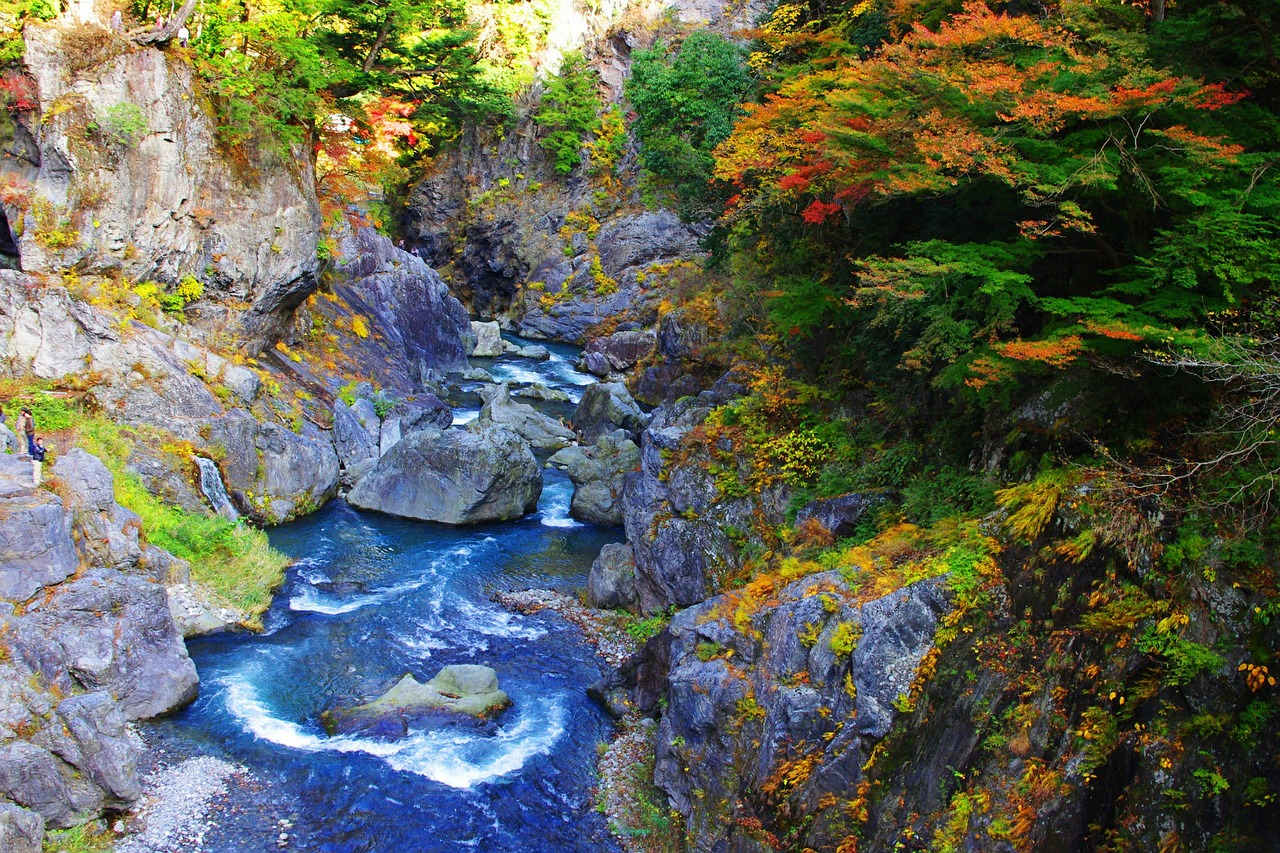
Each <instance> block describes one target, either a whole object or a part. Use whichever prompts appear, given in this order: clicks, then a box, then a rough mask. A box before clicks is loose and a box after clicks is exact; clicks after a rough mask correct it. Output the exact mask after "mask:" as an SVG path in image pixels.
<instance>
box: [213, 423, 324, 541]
mask: <svg viewBox="0 0 1280 853" xmlns="http://www.w3.org/2000/svg"><path fill="white" fill-rule="evenodd" d="M209 427H210V431H211V435H210V442H216V443H219V444H221V445H222V446H223V447H225V448H226V451H227V452H226V457H225V458H224V460H223V473H224V474H225V475H226V484H227V490H228V491H229V492H230V493H231V495H232V497H233V499H235V501H236V503H237V504H238V505H239V506H240V508H241V509H243V510H245V511H246V512H248V513H249V514H250V515H252V516H253V517H254V518H255V519H257V520H258V521H260V522H263V523H267V524H280V523H281V522H284V521H288V520H290V519H292V518H296V517H297V516H299V515H305V514H306V513H308V512H311V511H313V510H315V509H317V508H319V507H321V506H323V505H324V504H325V503H326V502H327V501H328V500H329V499H330V498H332V497H333V496H334V495H335V494H337V490H338V482H339V479H340V474H341V467H340V464H339V462H338V454H337V451H336V450H334V442H333V440H332V439H331V438H330V436H329V434H328V433H321V432H320V431H319V430H318V429H316V428H315V427H313V426H312V425H311V424H310V423H309V422H304V423H303V431H302V433H301V434H299V433H295V432H293V431H292V430H289V429H286V428H284V427H283V426H281V425H280V424H277V423H272V422H267V423H262V424H259V423H258V421H257V420H256V419H254V417H253V416H252V415H250V414H249V413H248V412H245V411H244V410H242V409H233V410H232V411H230V412H228V413H227V414H226V416H224V417H221V418H217V419H215V420H213V421H211V422H210V424H209Z"/></svg>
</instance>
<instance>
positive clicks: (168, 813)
mask: <svg viewBox="0 0 1280 853" xmlns="http://www.w3.org/2000/svg"><path fill="white" fill-rule="evenodd" d="M248 776H249V771H248V770H246V769H245V768H244V767H240V766H237V765H235V764H230V763H228V762H226V761H222V760H220V759H217V758H213V757H211V756H207V755H203V756H197V757H195V758H187V759H184V760H182V761H179V762H178V763H177V764H161V765H159V766H157V767H156V768H155V769H153V770H152V771H151V772H150V773H149V774H147V777H146V779H145V780H144V781H143V788H144V790H145V791H146V792H147V793H146V794H145V796H144V797H143V800H142V805H141V807H140V808H139V809H138V811H137V812H136V813H135V814H134V816H133V817H132V818H131V819H130V820H129V822H128V824H127V825H126V831H134V830H135V827H136V832H135V834H131V835H128V836H126V837H125V838H123V839H121V840H120V841H119V842H118V843H117V844H116V848H115V853H199V851H201V850H203V849H204V843H205V838H206V836H208V834H209V833H210V832H211V831H212V830H213V829H214V827H215V826H216V823H217V822H216V820H215V819H214V815H213V811H214V808H213V807H214V804H215V801H216V800H218V799H219V798H221V797H225V796H226V793H227V785H228V784H229V783H230V782H231V780H232V779H233V778H234V777H245V778H248Z"/></svg>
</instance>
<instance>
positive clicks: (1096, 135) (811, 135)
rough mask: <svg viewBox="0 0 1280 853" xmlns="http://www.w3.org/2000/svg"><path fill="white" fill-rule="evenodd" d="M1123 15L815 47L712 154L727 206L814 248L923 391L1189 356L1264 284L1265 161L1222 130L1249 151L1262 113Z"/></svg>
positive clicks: (1266, 156)
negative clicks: (1175, 66) (1114, 358)
mask: <svg viewBox="0 0 1280 853" xmlns="http://www.w3.org/2000/svg"><path fill="white" fill-rule="evenodd" d="M1141 17H1142V13H1141V10H1137V9H1133V8H1131V7H1125V6H1123V5H1122V4H1119V3H1111V4H1106V3H1099V4H1085V3H1079V2H1070V0H1067V2H1063V3H1061V4H1059V7H1058V9H1057V14H1055V15H1054V16H1051V17H1037V16H1018V15H1009V14H999V13H997V12H995V11H993V10H992V9H991V8H990V7H989V6H988V5H986V4H984V3H981V2H969V3H967V4H965V6H964V8H963V10H962V11H960V12H959V13H957V14H955V15H953V16H951V17H950V18H947V19H945V20H943V22H942V23H941V24H940V25H939V26H938V27H937V28H936V29H928V28H926V27H925V26H923V25H922V24H919V23H915V24H913V25H912V26H911V27H910V29H909V30H908V31H907V32H906V34H905V35H904V36H903V37H902V39H901V40H900V41H898V42H896V43H892V44H887V45H885V46H884V47H883V48H881V49H880V50H878V51H876V52H874V53H872V54H870V55H868V56H866V57H865V58H859V57H858V56H857V55H856V52H854V51H840V50H836V49H833V48H832V47H831V45H830V42H831V39H830V38H829V37H828V38H827V39H826V43H825V44H824V45H823V46H822V48H821V50H818V51H813V50H811V51H810V57H811V58H812V56H815V55H816V56H818V57H819V61H815V62H810V63H809V64H808V65H807V66H806V70H805V72H804V73H800V74H796V75H792V76H790V77H789V78H787V79H784V80H783V81H782V82H781V84H780V85H779V86H778V87H777V89H776V91H774V92H772V93H770V94H768V95H766V96H765V98H764V99H763V100H762V102H760V103H757V104H751V105H748V106H747V107H746V115H745V117H744V118H743V119H742V120H741V121H740V122H739V124H738V126H737V127H736V129H735V131H734V133H733V135H732V136H731V137H730V138H729V139H728V140H726V141H725V142H724V143H723V144H722V145H721V146H720V147H719V149H718V150H717V164H716V169H715V174H716V177H717V178H718V179H720V180H721V181H723V182H725V183H726V184H728V185H730V186H731V187H732V188H733V195H732V197H731V199H730V202H729V204H728V206H727V211H726V217H727V219H728V221H729V222H731V223H735V224H737V226H738V233H740V234H745V233H750V234H752V235H753V239H759V235H760V234H770V233H775V234H776V233H777V232H778V230H779V229H780V228H781V229H783V230H787V231H789V232H790V235H791V236H790V237H787V238H774V240H773V242H774V244H775V247H778V246H780V245H781V244H782V243H783V242H785V241H786V240H793V241H798V242H799V243H803V244H805V246H806V247H809V248H812V247H814V246H818V247H819V250H818V251H816V252H813V251H810V252H808V254H809V255H811V256H812V257H814V258H815V260H816V261H817V263H816V265H815V266H816V267H817V268H818V270H819V275H820V276H822V277H823V278H824V279H825V280H826V282H827V285H826V286H827V287H828V288H829V289H831V290H832V292H833V293H835V294H836V295H838V298H839V299H840V300H842V301H843V302H844V304H845V305H846V306H847V307H848V308H849V309H850V313H849V314H848V315H847V321H848V322H850V323H853V322H857V323H858V324H861V326H862V327H863V328H866V329H877V328H878V329H881V330H886V331H888V332H890V334H891V338H892V341H894V342H896V344H899V345H900V346H898V358H897V361H896V364H895V367H896V368H899V369H901V368H905V369H910V370H920V371H926V372H929V373H931V374H934V375H936V376H937V378H938V379H939V380H940V381H943V382H944V383H945V382H953V383H955V384H966V385H967V386H968V387H971V388H973V387H982V386H984V385H986V384H989V383H990V382H992V381H994V380H996V379H998V378H1000V377H1002V376H1007V375H1012V374H1016V373H1018V372H1019V371H1020V370H1021V369H1022V368H1023V367H1024V366H1033V367H1035V368H1037V369H1039V368H1044V367H1046V366H1047V367H1064V366H1066V365H1069V364H1071V363H1073V362H1074V361H1075V360H1076V359H1077V358H1080V357H1085V356H1091V355H1092V356H1096V355H1098V354H1107V355H1117V354H1123V353H1124V352H1125V351H1128V350H1133V349H1135V348H1137V347H1140V346H1153V345H1155V346H1168V345H1171V344H1172V345H1191V346H1194V345H1195V343H1196V341H1197V340H1198V339H1200V338H1202V337H1203V335H1204V333H1203V331H1202V330H1201V328H1200V327H1201V325H1202V323H1203V320H1204V318H1205V317H1207V316H1208V315H1209V314H1210V313H1212V312H1220V311H1224V310H1237V311H1239V310H1247V309H1248V308H1249V306H1250V305H1251V304H1253V303H1254V302H1256V301H1257V300H1258V299H1259V298H1262V297H1265V296H1266V295H1268V294H1269V288H1270V282H1271V281H1273V280H1277V279H1280V251H1278V250H1277V248H1276V242H1275V238H1276V237H1277V234H1276V226H1275V222H1276V221H1277V217H1276V215H1277V213H1280V192H1278V190H1277V185H1276V182H1275V175H1274V170H1272V169H1271V168H1270V164H1271V162H1272V161H1273V159H1274V156H1275V155H1274V154H1273V153H1271V152H1270V151H1269V150H1268V149H1267V148H1266V147H1262V148H1261V150H1258V148H1257V147H1254V148H1252V149H1251V148H1250V147H1247V146H1246V145H1244V144H1242V143H1241V142H1238V141H1236V140H1235V139H1233V138H1232V137H1231V134H1230V130H1229V128H1235V127H1238V126H1239V124H1240V119H1241V118H1242V117H1243V116H1248V117H1250V118H1251V119H1253V120H1254V125H1253V126H1254V128H1255V132H1254V135H1255V137H1260V138H1261V139H1260V141H1262V142H1263V144H1264V146H1265V145H1268V144H1270V143H1273V142H1274V133H1272V136H1271V138H1269V139H1268V138H1266V130H1267V129H1269V128H1274V124H1275V123H1274V120H1273V119H1271V118H1270V117H1269V116H1261V115H1258V114H1257V113H1258V111H1257V108H1256V107H1255V106H1253V105H1251V104H1249V103H1248V102H1247V101H1245V100H1244V98H1245V95H1246V93H1245V92H1243V91H1239V90H1233V89H1231V88H1229V87H1227V86H1225V85H1223V84H1222V83H1216V82H1206V81H1205V80H1204V79H1201V78H1198V77H1194V76H1190V75H1185V74H1178V73H1175V72H1174V71H1171V70H1169V69H1168V68H1167V67H1164V66H1162V64H1161V63H1160V62H1158V61H1157V59H1156V58H1154V57H1153V56H1152V55H1151V53H1150V47H1149V39H1148V38H1147V36H1146V34H1145V31H1144V30H1143V29H1142V26H1141ZM1126 27H1128V28H1127V29H1126ZM788 38H789V39H790V44H791V45H792V46H794V44H795V42H796V38H794V37H792V36H785V37H783V38H781V39H777V38H775V39H774V44H773V48H772V49H773V50H775V51H780V50H782V49H783V47H784V45H782V42H786V41H787V39H788ZM804 38H805V40H806V43H807V44H808V45H809V46H810V47H812V46H813V45H816V44H818V43H819V41H820V40H819V39H817V38H816V37H814V36H813V35H812V34H808V35H806V36H805V37H804ZM1227 115H1230V116H1231V117H1232V119H1233V120H1232V121H1231V122H1228V121H1225V120H1224V117H1225V116H1227ZM1259 131H1262V132H1259ZM1255 141H1257V140H1255ZM875 220H881V221H880V222H876V221H875ZM886 220H887V221H893V222H898V223H899V224H901V225H902V226H903V227H902V228H901V229H900V230H898V231H896V232H895V233H889V234H886V233H885V232H884V221H886ZM949 220H950V221H949ZM744 223H750V224H749V226H746V227H743V224H744ZM824 229H825V230H824ZM815 231H820V232H822V233H820V234H819V233H813V232H815ZM781 254H782V255H784V256H787V257H788V258H791V254H792V253H788V252H782V253H781ZM792 260H794V258H791V260H789V261H788V263H789V264H790V263H791V261H792ZM789 271H793V270H789ZM846 276H847V277H846ZM841 279H843V281H841ZM783 301H784V302H785V301H786V299H785V295H784V296H783ZM855 318H856V319H855ZM788 319H790V318H789V315H788ZM829 320H830V317H829V316H826V317H824V321H826V322H829ZM882 343H883V340H882Z"/></svg>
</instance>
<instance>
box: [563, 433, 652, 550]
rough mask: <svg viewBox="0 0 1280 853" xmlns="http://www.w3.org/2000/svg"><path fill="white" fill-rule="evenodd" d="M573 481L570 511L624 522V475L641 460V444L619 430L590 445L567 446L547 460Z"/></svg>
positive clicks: (593, 519)
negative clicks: (639, 446) (622, 499)
mask: <svg viewBox="0 0 1280 853" xmlns="http://www.w3.org/2000/svg"><path fill="white" fill-rule="evenodd" d="M547 464H548V465H552V466H555V467H557V468H560V469H561V470H563V471H564V472H565V473H566V474H568V475H569V479H570V480H571V481H573V499H572V500H571V501H570V503H569V515H571V516H573V517H574V518H576V519H578V520H580V521H587V522H590V523H591V524H599V525H602V526H605V527H621V526H622V502H621V500H620V498H621V495H622V483H623V478H624V477H625V476H626V475H627V474H628V473H630V472H631V471H633V470H635V468H636V467H637V466H638V465H639V464H640V448H638V447H636V445H635V442H633V441H632V440H631V439H629V438H627V437H626V434H625V433H623V432H621V431H618V432H617V433H610V434H608V435H603V436H601V437H600V439H599V440H598V441H597V442H596V443H595V444H594V445H592V446H590V447H582V446H574V447H566V448H565V449H564V450H560V451H558V452H556V453H555V454H554V455H553V456H552V457H551V458H550V459H548V460H547Z"/></svg>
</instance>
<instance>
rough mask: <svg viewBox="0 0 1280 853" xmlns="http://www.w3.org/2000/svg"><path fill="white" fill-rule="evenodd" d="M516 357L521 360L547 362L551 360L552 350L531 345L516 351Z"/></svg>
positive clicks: (539, 345)
mask: <svg viewBox="0 0 1280 853" xmlns="http://www.w3.org/2000/svg"><path fill="white" fill-rule="evenodd" d="M516 355H518V356H520V357H521V358H531V359H533V360H534V361H546V360H547V359H549V358H551V350H549V349H547V348H546V347H544V346H542V344H529V345H528V346H523V347H520V349H518V350H516Z"/></svg>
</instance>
